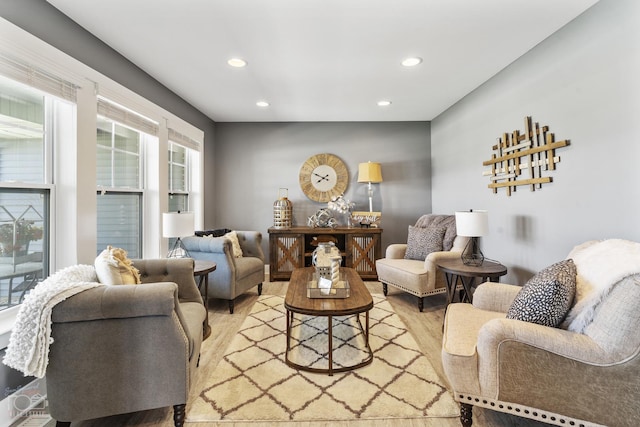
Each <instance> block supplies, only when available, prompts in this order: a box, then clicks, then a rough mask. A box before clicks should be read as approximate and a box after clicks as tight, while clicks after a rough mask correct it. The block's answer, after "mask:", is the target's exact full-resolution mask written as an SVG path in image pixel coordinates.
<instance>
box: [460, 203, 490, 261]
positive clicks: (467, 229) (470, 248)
mask: <svg viewBox="0 0 640 427" xmlns="http://www.w3.org/2000/svg"><path fill="white" fill-rule="evenodd" d="M488 231H489V217H488V215H487V211H481V210H475V211H474V210H473V209H470V210H469V211H462V212H456V234H457V235H458V236H463V237H469V238H470V239H469V241H468V242H467V245H466V246H465V247H464V250H463V251H462V255H461V256H460V258H462V263H463V264H464V265H472V266H476V267H477V266H480V265H482V263H483V262H484V255H483V254H482V251H481V250H480V245H479V244H478V237H482V236H485V235H487V233H488Z"/></svg>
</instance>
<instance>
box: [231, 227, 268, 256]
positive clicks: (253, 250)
mask: <svg viewBox="0 0 640 427" xmlns="http://www.w3.org/2000/svg"><path fill="white" fill-rule="evenodd" d="M236 234H237V235H238V242H239V243H240V247H241V248H242V256H245V257H253V258H260V259H261V260H262V261H263V262H264V260H265V257H264V251H263V250H262V233H260V232H259V231H236Z"/></svg>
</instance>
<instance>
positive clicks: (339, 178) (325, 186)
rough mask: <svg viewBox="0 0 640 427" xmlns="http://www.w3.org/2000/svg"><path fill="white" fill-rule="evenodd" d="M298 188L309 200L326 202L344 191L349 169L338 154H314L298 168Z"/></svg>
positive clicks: (347, 181)
mask: <svg viewBox="0 0 640 427" xmlns="http://www.w3.org/2000/svg"><path fill="white" fill-rule="evenodd" d="M299 178H300V188H302V192H303V193H304V194H305V195H306V196H307V197H308V198H310V199H311V200H315V201H316V202H328V201H329V200H331V198H332V197H337V196H339V195H341V194H343V193H344V192H345V190H346V189H347V184H349V171H347V166H346V165H345V164H344V162H343V161H342V160H340V158H339V157H338V156H335V155H333V154H328V153H324V154H316V155H314V156H311V157H309V158H308V159H307V160H306V161H305V162H304V163H303V164H302V167H301V168H300V176H299Z"/></svg>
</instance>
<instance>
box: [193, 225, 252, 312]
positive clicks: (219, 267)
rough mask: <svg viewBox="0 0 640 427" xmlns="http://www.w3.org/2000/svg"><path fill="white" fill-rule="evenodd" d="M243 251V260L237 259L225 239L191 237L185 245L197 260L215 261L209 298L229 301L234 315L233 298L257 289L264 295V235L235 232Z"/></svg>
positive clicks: (230, 309)
mask: <svg viewBox="0 0 640 427" xmlns="http://www.w3.org/2000/svg"><path fill="white" fill-rule="evenodd" d="M236 234H237V235H238V242H239V243H240V247H241V249H242V254H243V255H242V256H241V257H238V258H236V257H234V256H233V250H232V247H231V240H229V239H227V238H225V237H198V236H190V237H185V238H183V239H182V243H183V244H184V246H185V248H186V249H187V250H188V251H189V253H190V254H191V256H192V257H193V258H194V259H198V260H207V261H213V262H215V263H216V270H215V271H214V272H212V273H210V274H209V298H219V299H224V300H227V301H228V302H229V313H231V314H233V308H234V299H235V298H236V297H237V296H238V295H241V294H243V293H245V292H247V291H248V290H249V289H251V288H253V287H255V286H257V287H258V295H260V294H262V282H264V263H265V257H264V252H263V251H262V233H260V232H258V231H236Z"/></svg>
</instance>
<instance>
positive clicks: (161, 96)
mask: <svg viewBox="0 0 640 427" xmlns="http://www.w3.org/2000/svg"><path fill="white" fill-rule="evenodd" d="M0 16H2V17H3V18H4V19H6V20H7V21H9V22H12V23H13V24H15V25H17V26H18V27H20V28H22V29H24V30H26V31H28V32H29V33H31V34H33V35H34V36H36V37H38V38H40V39H42V40H44V41H45V42H47V43H49V44H50V45H52V46H54V47H56V48H57V49H59V50H61V51H63V52H65V53H66V54H67V55H69V56H72V57H74V58H75V59H77V60H79V61H80V62H82V63H83V64H85V65H88V66H89V67H91V68H93V69H94V70H97V71H99V72H101V73H102V74H104V75H106V76H108V77H109V78H111V79H112V80H114V81H116V82H118V83H120V84H121V85H123V86H125V87H127V88H129V89H130V90H132V91H134V92H136V93H137V94H139V95H141V96H143V97H144V98H146V99H148V100H149V101H152V102H153V103H155V104H157V105H159V106H160V107H162V108H164V109H165V110H167V111H170V112H172V113H173V114H175V115H176V116H178V117H180V118H181V119H183V120H185V121H187V122H189V123H191V124H192V125H194V126H196V127H198V128H199V129H200V130H202V131H203V132H204V150H203V151H204V154H203V155H204V161H205V163H206V164H208V165H209V166H207V167H206V168H205V171H204V175H205V176H204V178H205V186H206V183H207V182H213V181H214V179H215V178H214V172H215V167H214V166H213V163H214V162H213V145H214V139H213V131H214V128H215V124H214V122H213V121H212V120H211V119H209V118H208V117H207V116H205V115H204V114H202V113H201V112H200V111H199V110H197V109H196V108H194V107H193V106H191V105H190V104H189V103H187V102H186V101H185V100H183V99H182V98H180V97H179V96H178V95H176V94H175V93H173V92H171V91H170V90H169V89H167V88H166V87H165V86H163V85H162V84H160V83H159V82H158V81H156V80H154V79H153V78H152V77H151V76H149V75H148V74H147V73H145V72H144V71H143V70H142V69H140V68H138V67H137V66H136V65H134V64H133V63H131V62H130V61H128V60H127V59H125V58H124V57H123V56H122V55H120V54H119V53H118V52H116V51H115V50H113V49H111V48H110V47H109V46H108V45H106V44H105V43H103V42H102V41H100V40H99V39H98V38H96V37H95V36H93V35H92V34H91V33H89V32H87V31H86V30H85V29H84V28H82V27H80V26H79V25H78V24H76V23H75V22H74V21H72V20H71V19H69V18H68V17H67V16H66V15H64V14H63V13H61V12H60V11H58V9H56V8H55V7H53V6H51V5H50V4H49V3H47V2H46V1H45V0H1V1H0ZM168 54H169V52H168ZM205 190H206V191H205V195H204V204H205V212H204V214H205V223H206V222H213V220H214V219H213V208H212V202H213V199H214V195H213V194H212V190H209V189H205Z"/></svg>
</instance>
